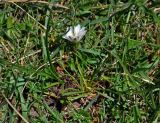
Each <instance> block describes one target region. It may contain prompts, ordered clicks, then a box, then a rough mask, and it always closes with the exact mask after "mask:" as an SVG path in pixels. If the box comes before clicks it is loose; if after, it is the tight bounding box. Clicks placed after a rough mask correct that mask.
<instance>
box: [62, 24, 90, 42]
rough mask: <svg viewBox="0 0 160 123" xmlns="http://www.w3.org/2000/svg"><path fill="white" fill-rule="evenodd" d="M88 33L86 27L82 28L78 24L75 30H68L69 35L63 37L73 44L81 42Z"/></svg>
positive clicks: (71, 28) (70, 28)
mask: <svg viewBox="0 0 160 123" xmlns="http://www.w3.org/2000/svg"><path fill="white" fill-rule="evenodd" d="M86 32H87V30H86V29H85V27H81V26H80V25H79V24H78V25H77V26H74V28H73V27H69V28H67V33H66V34H65V35H64V36H63V38H64V39H67V40H68V41H71V42H76V41H80V40H81V39H82V38H83V37H84V35H85V34H86Z"/></svg>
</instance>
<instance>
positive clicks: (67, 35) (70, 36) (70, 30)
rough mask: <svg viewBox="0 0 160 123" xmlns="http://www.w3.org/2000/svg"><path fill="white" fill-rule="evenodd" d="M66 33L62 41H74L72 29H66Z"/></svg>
mask: <svg viewBox="0 0 160 123" xmlns="http://www.w3.org/2000/svg"><path fill="white" fill-rule="evenodd" d="M67 30H68V32H67V33H66V34H65V35H64V36H63V38H64V39H67V40H69V41H73V40H74V38H75V37H74V34H73V28H72V27H70V28H69V29H67Z"/></svg>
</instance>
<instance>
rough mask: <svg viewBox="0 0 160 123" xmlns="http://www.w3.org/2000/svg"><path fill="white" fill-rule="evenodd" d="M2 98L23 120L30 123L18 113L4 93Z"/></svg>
mask: <svg viewBox="0 0 160 123" xmlns="http://www.w3.org/2000/svg"><path fill="white" fill-rule="evenodd" d="M2 96H3V97H4V98H5V100H6V102H7V103H8V104H9V105H10V106H11V108H12V109H13V110H14V111H15V112H16V113H17V114H18V115H19V117H21V118H22V120H23V121H24V122H25V123H29V122H28V121H27V120H26V119H25V118H24V117H23V116H22V115H21V114H20V113H19V112H18V111H17V109H16V108H15V107H14V106H13V105H12V104H11V102H10V101H9V100H8V99H7V97H6V96H5V95H4V94H3V93H2Z"/></svg>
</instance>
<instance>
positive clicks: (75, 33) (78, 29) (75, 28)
mask: <svg viewBox="0 0 160 123" xmlns="http://www.w3.org/2000/svg"><path fill="white" fill-rule="evenodd" d="M80 30H81V26H80V25H79V24H78V25H77V26H75V27H74V36H75V37H77V36H78V35H79V31H80Z"/></svg>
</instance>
